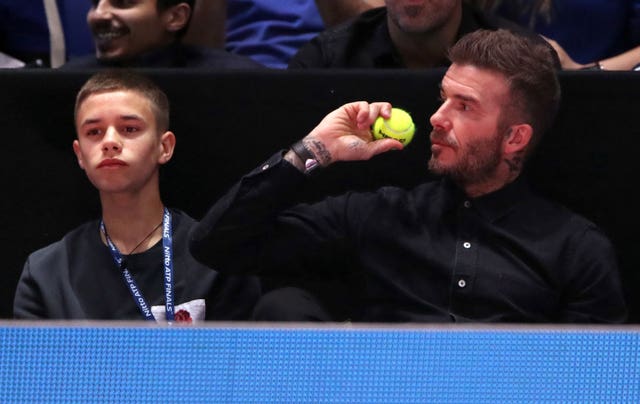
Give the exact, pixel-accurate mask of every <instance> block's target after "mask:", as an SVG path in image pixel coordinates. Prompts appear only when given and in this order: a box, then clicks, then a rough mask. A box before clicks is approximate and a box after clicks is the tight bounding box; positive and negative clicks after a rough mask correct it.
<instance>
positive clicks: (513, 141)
mask: <svg viewBox="0 0 640 404" xmlns="http://www.w3.org/2000/svg"><path fill="white" fill-rule="evenodd" d="M531 136H533V128H532V127H531V125H529V124H527V123H521V124H517V125H512V126H511V127H510V128H509V130H508V133H507V136H506V138H505V142H504V147H505V150H504V151H505V153H506V154H513V153H518V152H520V151H523V150H524V149H526V148H527V146H528V145H529V142H530V141H531Z"/></svg>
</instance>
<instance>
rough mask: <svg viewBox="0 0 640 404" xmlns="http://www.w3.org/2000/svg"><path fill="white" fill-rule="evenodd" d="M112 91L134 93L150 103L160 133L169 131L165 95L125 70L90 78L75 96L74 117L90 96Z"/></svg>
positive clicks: (104, 71)
mask: <svg viewBox="0 0 640 404" xmlns="http://www.w3.org/2000/svg"><path fill="white" fill-rule="evenodd" d="M114 91H134V92H136V93H138V94H140V95H142V96H143V97H145V98H146V99H148V100H149V102H150V103H151V107H152V110H153V114H154V116H155V118H156V124H157V127H158V130H159V131H160V132H165V131H167V130H168V129H169V99H168V98H167V95H166V94H165V93H164V92H163V91H162V90H161V89H160V87H158V85H156V84H155V83H154V82H153V81H151V80H150V79H149V78H147V77H145V76H143V75H141V74H139V73H136V72H134V71H131V70H127V69H109V70H103V71H101V72H98V73H96V74H94V75H93V76H91V77H90V78H89V79H88V80H87V81H86V83H84V85H83V86H82V88H81V89H80V91H79V92H78V95H77V96H76V105H75V109H74V116H75V117H76V118H77V115H78V109H80V106H81V105H82V103H83V102H84V101H85V100H86V99H87V98H88V97H89V96H91V95H94V94H102V93H110V92H114Z"/></svg>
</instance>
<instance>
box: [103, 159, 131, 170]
mask: <svg viewBox="0 0 640 404" xmlns="http://www.w3.org/2000/svg"><path fill="white" fill-rule="evenodd" d="M126 165H127V163H125V162H124V161H122V160H118V159H104V160H102V161H101V162H100V164H98V168H103V167H123V166H126Z"/></svg>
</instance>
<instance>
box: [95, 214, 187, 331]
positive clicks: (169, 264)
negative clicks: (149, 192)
mask: <svg viewBox="0 0 640 404" xmlns="http://www.w3.org/2000/svg"><path fill="white" fill-rule="evenodd" d="M100 231H101V232H102V234H103V235H104V238H105V239H106V240H107V245H108V246H109V251H111V256H112V257H113V261H114V262H115V263H116V265H117V266H118V268H120V269H121V270H122V276H123V277H124V281H125V283H126V284H127V286H128V287H129V291H130V292H131V295H132V296H133V300H134V301H135V302H136V304H137V305H138V308H139V309H140V312H141V313H142V315H143V316H144V318H145V319H146V320H155V318H154V317H153V314H152V313H151V307H150V306H149V304H148V303H147V301H146V300H145V298H144V296H142V292H141V291H140V289H139V288H138V285H136V282H135V280H134V279H133V276H131V272H129V269H128V268H127V261H126V260H125V259H124V257H123V256H122V253H120V251H119V250H118V247H116V246H115V244H113V242H112V241H111V238H110V237H109V235H108V234H107V229H106V227H105V225H104V221H102V220H101V221H100ZM162 253H163V255H164V259H163V266H164V298H165V313H166V319H167V321H169V322H172V321H173V319H174V314H175V310H174V300H173V239H172V227H171V213H170V212H169V209H167V208H166V207H165V208H164V214H163V216H162Z"/></svg>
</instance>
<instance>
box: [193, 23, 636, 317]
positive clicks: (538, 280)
mask: <svg viewBox="0 0 640 404" xmlns="http://www.w3.org/2000/svg"><path fill="white" fill-rule="evenodd" d="M449 55H450V59H451V62H452V64H451V66H450V67H449V68H448V70H447V72H446V74H445V76H444V78H443V80H442V83H441V96H442V105H441V107H440V108H439V109H438V110H437V111H436V112H435V113H434V114H433V115H432V116H431V119H430V122H431V125H432V127H433V131H432V132H431V135H430V139H431V143H432V145H431V152H432V155H431V158H430V161H429V169H430V170H431V171H432V172H433V173H434V174H438V175H440V176H441V177H442V178H440V179H438V180H435V181H431V182H426V183H423V184H421V185H418V186H417V187H415V188H413V189H410V190H406V189H401V188H396V187H385V188H382V189H379V190H377V191H375V192H364V193H363V192H358V193H356V192H353V193H349V194H346V195H342V196H338V197H331V198H327V199H325V200H323V201H320V202H318V203H314V204H299V205H296V200H295V199H294V196H293V195H295V192H296V189H298V188H299V186H300V185H301V183H302V182H303V181H305V179H306V178H307V176H305V175H304V174H303V173H304V172H308V171H310V170H313V169H314V167H326V166H328V165H330V164H332V163H334V162H337V161H353V160H367V159H369V158H371V157H372V156H374V155H377V154H379V153H382V152H385V151H388V150H393V149H401V148H402V144H401V143H400V142H398V141H396V140H392V139H382V140H375V141H374V140H373V139H372V134H371V132H370V125H371V124H372V123H373V122H374V121H375V119H376V118H377V117H378V116H383V117H389V114H390V108H391V105H390V104H389V103H386V102H377V103H371V104H369V103H367V102H365V101H360V102H353V103H349V104H346V105H343V106H342V107H340V108H338V109H337V110H335V111H333V112H331V113H330V114H329V115H327V116H326V117H325V118H324V119H323V120H322V121H321V122H320V124H319V125H318V126H316V127H315V128H314V129H313V130H312V131H311V132H310V133H309V134H308V135H307V136H306V137H305V138H304V139H302V141H301V142H298V143H296V144H294V146H292V148H291V149H290V150H288V151H287V152H286V154H284V156H283V155H282V153H280V154H277V155H275V156H273V157H272V158H271V159H270V160H268V161H267V162H266V163H264V164H262V165H261V166H260V168H258V169H257V170H255V171H254V172H252V173H250V174H249V175H247V176H245V177H244V178H243V179H242V180H241V181H240V182H239V183H238V184H237V185H236V186H235V187H234V188H233V189H232V190H231V191H230V192H229V193H228V194H227V195H226V196H225V198H223V199H222V200H220V201H219V202H218V203H217V204H215V205H214V206H213V207H212V208H211V210H210V211H209V212H208V213H207V215H206V216H205V217H204V219H203V220H202V221H201V223H200V224H199V225H198V226H197V227H195V228H194V230H193V232H192V234H191V250H192V253H193V254H194V256H195V257H196V258H197V259H199V260H201V261H203V262H206V263H208V264H210V265H215V266H216V268H219V270H221V271H224V272H229V273H241V272H245V271H250V270H257V271H263V272H265V271H282V270H284V269H290V270H297V271H298V273H299V276H300V277H303V276H307V275H308V274H307V273H305V269H307V268H317V266H312V264H313V263H315V262H318V261H320V262H322V261H323V260H326V258H327V257H328V256H330V255H336V256H337V255H341V256H345V257H348V259H349V260H348V261H349V262H350V263H351V265H350V266H348V267H345V268H344V270H345V271H353V272H354V273H361V274H362V277H363V279H362V290H361V291H360V294H361V295H362V307H363V310H362V314H361V315H359V316H358V317H356V318H352V319H353V320H361V321H384V322H396V321H397V322H414V321H416V322H450V321H486V322H603V323H618V322H622V321H624V320H625V316H626V308H625V303H624V301H623V295H622V291H621V285H620V280H619V276H618V273H617V272H618V271H617V264H616V256H615V253H614V250H613V248H612V245H611V243H610V242H609V240H608V239H607V238H606V237H605V235H604V234H603V233H602V232H601V231H600V230H599V229H598V228H597V227H596V226H595V225H594V224H593V223H591V222H590V221H588V220H586V219H585V218H583V217H581V216H578V215H577V214H574V213H572V212H570V211H568V210H567V209H565V208H564V207H562V206H560V205H558V204H556V203H553V202H551V201H548V200H546V199H544V198H542V197H541V196H538V195H536V194H535V193H534V192H533V190H532V189H531V188H530V187H529V186H528V185H527V182H526V179H525V178H524V177H523V176H522V175H521V174H522V172H523V169H524V162H525V160H526V158H527V157H528V156H529V155H531V153H532V152H533V150H534V149H535V146H536V145H537V144H538V142H539V140H540V137H541V136H542V134H543V133H544V132H545V131H546V130H547V129H548V128H549V127H550V125H551V124H552V120H553V117H554V115H555V112H556V110H557V108H558V104H559V99H560V87H559V83H558V79H557V77H556V69H558V68H559V65H558V60H557V55H556V53H555V52H554V51H553V49H552V48H551V47H550V46H549V45H548V44H547V43H546V42H544V41H543V40H542V39H540V38H536V37H529V36H520V35H516V34H514V33H511V32H510V31H507V30H497V31H491V30H478V31H475V32H473V33H471V34H468V35H467V36H465V37H463V38H462V39H461V40H460V41H459V42H457V43H456V44H455V45H454V46H453V47H452V49H451V51H450V54H449ZM316 170H317V168H316ZM282 306H284V307H286V306H287V301H286V300H285V301H284V302H283V303H282V304H281V307H282ZM288 307H289V308H291V307H294V308H295V306H294V305H293V304H291V303H289V305H288Z"/></svg>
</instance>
